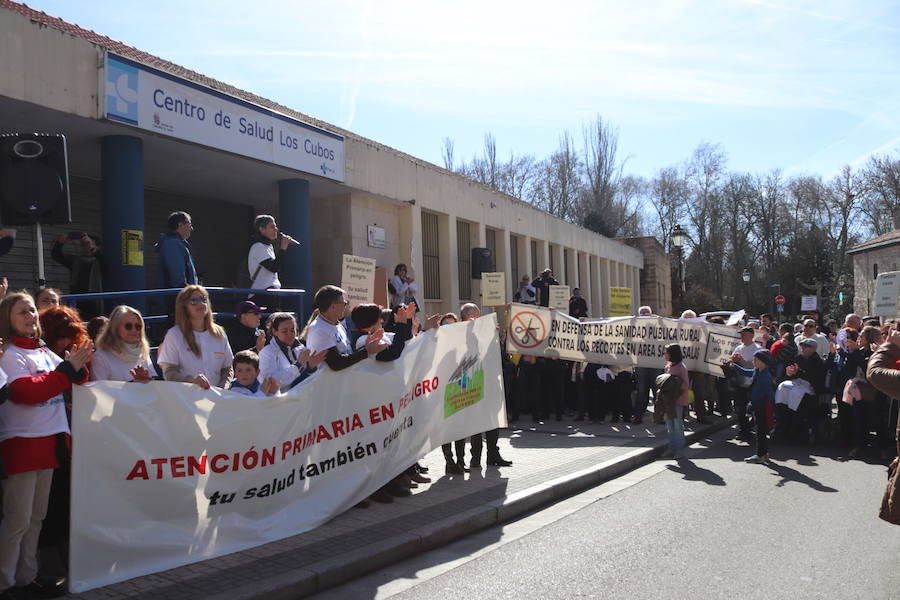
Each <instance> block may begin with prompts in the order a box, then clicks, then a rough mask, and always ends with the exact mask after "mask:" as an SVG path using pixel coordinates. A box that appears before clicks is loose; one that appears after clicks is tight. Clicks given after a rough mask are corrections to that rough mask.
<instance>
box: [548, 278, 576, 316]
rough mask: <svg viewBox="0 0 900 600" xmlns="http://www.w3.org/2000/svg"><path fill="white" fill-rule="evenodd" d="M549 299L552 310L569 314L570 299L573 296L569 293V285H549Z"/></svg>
mask: <svg viewBox="0 0 900 600" xmlns="http://www.w3.org/2000/svg"><path fill="white" fill-rule="evenodd" d="M547 288H548V290H549V291H548V294H549V296H548V298H549V299H550V308H555V309H556V310H561V311H563V312H566V313H568V312H569V298H571V297H572V294H571V293H570V292H569V286H567V285H548V286H547Z"/></svg>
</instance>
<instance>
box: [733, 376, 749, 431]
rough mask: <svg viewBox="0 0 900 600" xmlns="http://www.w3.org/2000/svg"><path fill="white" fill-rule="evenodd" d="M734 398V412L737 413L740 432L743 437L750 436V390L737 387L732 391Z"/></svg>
mask: <svg viewBox="0 0 900 600" xmlns="http://www.w3.org/2000/svg"><path fill="white" fill-rule="evenodd" d="M732 398H734V410H735V412H736V413H737V418H738V428H739V431H740V433H741V435H750V419H748V418H747V405H748V404H749V403H750V388H745V387H735V388H734V389H733V390H732Z"/></svg>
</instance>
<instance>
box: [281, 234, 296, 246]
mask: <svg viewBox="0 0 900 600" xmlns="http://www.w3.org/2000/svg"><path fill="white" fill-rule="evenodd" d="M278 235H280V236H281V237H282V238H285V239H286V240H287V241H288V243H289V244H297V245H298V246H299V245H300V242H298V241H297V240H295V239H294V238H292V237H291V236H289V235H288V234H286V233H279V234H278Z"/></svg>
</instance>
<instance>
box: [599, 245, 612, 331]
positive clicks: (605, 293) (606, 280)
mask: <svg viewBox="0 0 900 600" xmlns="http://www.w3.org/2000/svg"><path fill="white" fill-rule="evenodd" d="M613 271H614V269H612V268H611V265H610V261H609V260H608V259H606V258H601V259H600V298H601V299H602V300H603V302H602V304H603V309H602V315H603V316H604V317H608V316H609V288H610V287H611V286H612V280H611V279H610V277H611V276H612V272H613Z"/></svg>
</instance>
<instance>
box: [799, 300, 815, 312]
mask: <svg viewBox="0 0 900 600" xmlns="http://www.w3.org/2000/svg"><path fill="white" fill-rule="evenodd" d="M818 304H819V297H818V296H800V311H801V312H802V311H804V310H817V309H818Z"/></svg>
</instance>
